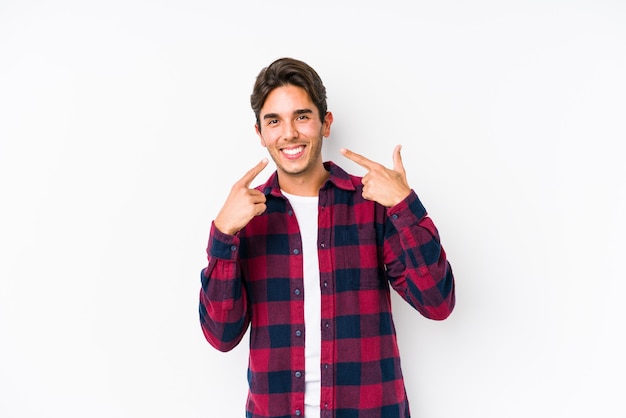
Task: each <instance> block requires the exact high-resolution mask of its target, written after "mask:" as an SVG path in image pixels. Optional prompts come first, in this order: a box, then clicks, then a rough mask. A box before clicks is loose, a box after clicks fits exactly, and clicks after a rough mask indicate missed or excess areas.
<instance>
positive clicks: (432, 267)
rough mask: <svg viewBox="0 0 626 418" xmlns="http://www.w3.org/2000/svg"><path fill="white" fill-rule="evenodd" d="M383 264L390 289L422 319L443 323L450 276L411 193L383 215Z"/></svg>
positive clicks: (450, 298) (450, 300) (449, 304)
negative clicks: (384, 227) (385, 215)
mask: <svg viewBox="0 0 626 418" xmlns="http://www.w3.org/2000/svg"><path fill="white" fill-rule="evenodd" d="M386 229H387V232H386V233H385V235H386V238H385V244H384V263H385V267H386V269H387V276H388V278H389V281H390V283H391V285H392V286H393V288H394V289H395V290H396V291H397V292H398V293H399V294H400V296H402V298H403V299H405V300H406V301H407V302H409V303H410V304H411V305H412V306H413V307H414V308H415V309H417V310H418V311H419V312H420V313H421V314H422V315H424V316H425V317H426V318H430V319H436V320H442V319H446V318H447V317H448V316H449V315H450V313H452V310H453V309H454V304H455V291H454V290H455V289H454V275H453V273H452V267H451V266H450V263H449V262H448V260H447V257H446V252H445V251H444V249H443V247H442V246H441V242H440V237H439V233H438V231H437V228H436V227H435V224H434V223H433V221H432V220H431V219H430V218H429V217H428V216H427V214H426V210H425V209H424V206H423V205H422V203H421V202H420V200H419V198H418V197H417V195H416V194H415V192H411V193H410V194H409V196H408V197H407V198H406V199H405V200H403V201H402V202H400V203H399V204H398V205H396V206H394V207H392V208H390V209H389V210H388V211H387V224H386Z"/></svg>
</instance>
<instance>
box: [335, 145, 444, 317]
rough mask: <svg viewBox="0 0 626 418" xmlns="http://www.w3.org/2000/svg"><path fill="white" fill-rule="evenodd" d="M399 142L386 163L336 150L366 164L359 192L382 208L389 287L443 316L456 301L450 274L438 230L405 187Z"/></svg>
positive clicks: (418, 306)
mask: <svg viewBox="0 0 626 418" xmlns="http://www.w3.org/2000/svg"><path fill="white" fill-rule="evenodd" d="M400 150H401V147H400V146H399V145H398V146H396V147H395V149H394V151H393V169H389V168H387V167H385V166H383V165H381V164H379V163H376V162H374V161H372V160H369V159H368V158H365V157H364V156H362V155H359V154H357V153H355V152H352V151H350V150H347V149H342V150H341V153H342V154H343V155H344V156H345V157H346V158H348V159H350V160H352V161H354V162H355V163H357V164H359V165H360V166H362V167H364V168H365V169H367V170H368V172H367V174H366V175H365V176H363V180H362V183H363V198H365V199H367V200H372V201H375V202H377V203H379V204H380V205H382V206H384V207H385V208H387V220H386V225H385V229H386V233H385V237H386V238H385V244H384V263H385V268H386V270H387V276H388V278H389V281H390V283H391V285H392V286H393V288H394V289H395V290H396V291H397V292H398V293H399V294H400V295H401V296H402V297H403V298H404V299H405V300H406V301H407V302H409V303H410V304H411V305H412V306H413V307H415V309H417V310H418V311H419V312H420V313H421V314H422V315H424V316H425V317H427V318H431V319H445V318H447V317H448V316H449V315H450V313H451V312H452V309H453V308H454V303H455V294H454V277H453V274H452V268H451V267H450V264H449V263H448V260H447V259H446V253H445V251H444V250H443V248H442V246H441V243H440V239H439V234H438V232H437V229H436V228H435V225H434V224H433V222H432V220H431V219H430V218H429V217H428V216H427V214H426V209H424V206H423V205H422V203H421V202H420V200H419V198H418V197H417V195H416V194H415V192H414V191H413V190H412V189H411V188H410V187H409V185H408V182H407V178H406V171H405V169H404V164H403V163H402V156H401V155H400Z"/></svg>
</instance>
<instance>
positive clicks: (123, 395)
mask: <svg viewBox="0 0 626 418" xmlns="http://www.w3.org/2000/svg"><path fill="white" fill-rule="evenodd" d="M282 56H293V57H295V58H299V59H303V60H304V61H306V62H308V63H309V64H311V65H312V66H313V67H314V68H316V69H317V71H318V72H319V74H320V75H321V77H322V78H323V79H324V81H325V84H326V86H327V89H328V103H329V108H330V110H332V111H333V113H334V117H335V122H334V124H333V127H332V132H331V136H330V138H328V139H327V140H326V144H325V149H324V156H325V158H327V159H332V160H334V161H336V162H338V163H339V164H341V165H343V166H344V167H345V168H347V169H349V170H350V171H352V172H354V173H355V174H362V173H363V171H362V169H361V168H360V167H358V166H355V165H354V164H352V163H351V162H349V161H346V160H345V159H344V158H343V157H341V156H340V155H339V152H338V150H339V148H341V147H344V146H345V147H348V148H351V149H353V150H354V151H356V152H359V153H361V154H363V155H365V156H367V157H369V158H371V159H374V160H377V161H379V162H381V163H384V164H386V165H388V166H390V165H391V153H392V150H393V147H394V145H395V144H398V143H400V144H403V158H404V162H405V165H406V168H407V171H408V178H409V183H410V185H411V186H412V187H413V188H414V189H415V190H416V191H417V193H418V194H419V195H420V197H421V199H422V201H423V203H424V204H425V206H426V208H427V209H428V211H429V213H430V215H431V217H432V218H433V220H434V221H435V224H436V225H437V226H438V228H439V232H440V234H441V238H442V242H443V244H444V247H445V249H446V251H447V253H448V256H449V259H450V261H451V263H452V266H453V269H454V272H455V275H456V280H457V301H458V302H457V307H456V310H455V311H454V313H453V314H452V316H451V317H450V318H449V319H448V320H446V321H443V322H434V321H429V320H427V319H425V318H423V317H421V316H419V314H418V313H417V312H415V311H413V310H412V309H411V308H410V307H409V306H408V305H406V304H405V303H403V302H402V301H401V300H400V299H399V298H398V297H396V296H394V299H393V303H394V310H395V321H396V326H397V331H398V338H399V342H400V350H401V355H402V362H403V369H404V373H405V375H406V385H407V391H408V395H409V399H410V402H411V407H412V411H413V414H414V416H415V417H420V418H456V417H477V418H478V417H480V418H503V417H529V416H532V417H555V416H558V417H599V416H602V417H626V406H624V403H623V397H624V394H625V393H626V381H625V375H626V361H625V360H624V353H625V352H626V343H625V342H624V341H625V340H626V339H625V338H624V333H625V332H624V330H625V324H624V322H625V321H624V320H625V319H626V308H625V304H624V303H623V300H622V299H623V294H624V292H625V291H626V286H625V284H624V283H625V280H624V279H625V274H624V271H623V263H622V260H623V259H624V253H625V251H626V245H625V243H624V233H625V232H626V231H625V229H626V228H625V222H624V213H625V212H626V204H625V203H624V202H625V200H624V190H625V188H624V179H625V178H626V170H625V169H624V162H623V156H624V152H623V151H622V146H621V145H620V143H623V142H624V140H625V139H626V128H625V123H624V117H625V115H626V100H625V97H626V77H624V74H626V3H624V2H622V1H617V0H616V1H610V0H593V1H592V0H580V1H565V0H558V1H557V0H544V1H509V2H499V1H487V0H478V1H473V2H463V1H438V2H426V1H418V2H409V1H406V2H399V1H393V0H391V1H385V2H370V1H358V2H357V1H337V2H330V1H321V2H313V3H304V4H302V3H297V2H290V1H267V2H256V1H252V0H250V1H246V2H238V1H232V2H218V3H213V2H208V1H195V0H182V1H180V0H179V1H147V0H144V1H142V0H130V1H128V0H125V1H121V0H114V1H107V2H82V1H63V0H62V1H57V2H44V1H30V2H29V1H11V0H4V1H0V196H1V198H2V203H1V205H0V257H1V258H0V416H1V417H3V418H12V417H63V418H74V417H76V418H84V417H90V418H99V417H102V418H111V417H116V418H118V417H119V418H126V417H130V418H136V417H147V416H150V417H152V418H172V417H176V418H179V417H184V418H196V417H198V418H199V417H218V418H221V417H240V416H243V415H244V404H245V397H246V390H247V383H246V367H247V353H248V351H247V350H248V348H247V344H248V341H247V337H246V338H245V339H244V341H243V342H242V344H241V345H240V346H238V347H237V348H236V349H235V350H233V351H232V352H230V353H226V354H224V353H219V352H217V351H216V350H214V349H213V348H211V347H210V346H209V345H208V343H207V342H206V341H205V340H204V337H203V336H202V332H201V330H200V326H199V322H198V311H197V309H198V307H197V303H198V291H199V289H200V270H201V269H202V267H204V265H205V263H206V255H205V248H206V241H207V238H208V232H209V226H210V222H211V220H212V219H213V218H214V217H215V215H216V214H217V212H218V211H219V209H220V207H221V205H222V203H223V202H224V199H225V198H226V195H227V193H228V191H229V189H230V187H231V185H232V183H233V182H234V181H236V180H237V179H239V178H240V177H241V176H242V175H243V174H244V173H245V172H246V171H247V170H248V169H249V168H250V167H252V166H253V165H254V164H256V163H257V162H258V161H259V160H260V159H261V158H263V157H265V156H266V155H267V154H266V151H265V149H264V148H262V147H261V145H260V143H259V140H258V137H257V136H256V134H255V133H254V128H253V125H254V117H253V113H252V111H251V110H250V107H249V95H250V92H251V89H252V85H253V83H254V78H255V77H256V75H257V73H258V71H259V70H260V69H261V68H262V67H264V66H266V65H268V64H269V63H270V62H271V61H273V60H274V59H276V58H279V57H282ZM271 169H273V164H270V167H269V168H267V169H266V171H264V172H263V173H262V174H261V175H260V176H259V178H258V179H257V181H256V182H255V183H259V182H261V181H263V180H264V179H265V178H266V177H267V176H268V175H269V173H270V171H271Z"/></svg>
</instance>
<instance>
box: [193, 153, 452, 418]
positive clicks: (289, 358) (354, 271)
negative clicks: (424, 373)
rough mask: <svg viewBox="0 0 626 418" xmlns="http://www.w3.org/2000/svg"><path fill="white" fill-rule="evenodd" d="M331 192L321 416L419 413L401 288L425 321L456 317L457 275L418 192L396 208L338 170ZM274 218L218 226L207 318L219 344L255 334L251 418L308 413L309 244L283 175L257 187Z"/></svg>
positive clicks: (323, 259)
mask: <svg viewBox="0 0 626 418" xmlns="http://www.w3.org/2000/svg"><path fill="white" fill-rule="evenodd" d="M325 166H326V169H327V170H329V171H330V177H329V179H328V180H327V181H326V183H325V184H324V185H323V187H322V188H321V189H320V192H319V219H318V225H319V231H318V239H317V244H318V255H319V267H320V292H321V295H322V296H321V318H322V321H321V324H320V329H321V333H322V346H321V360H320V368H321V380H322V381H321V386H322V387H321V399H320V401H321V417H337V418H344V417H345V418H348V417H349V418H369V417H385V418H395V417H409V416H410V412H409V405H408V400H407V397H406V391H405V388H404V381H403V377H402V371H401V368H400V356H399V351H398V345H397V341H396V332H395V328H394V324H393V320H392V315H391V299H390V291H389V289H390V285H391V287H393V288H394V289H395V290H396V291H397V292H398V293H399V294H400V295H401V296H402V298H404V299H405V300H406V301H407V302H408V303H409V304H411V305H412V306H413V307H414V308H415V309H417V310H418V311H419V312H420V313H421V314H422V315H424V316H425V317H427V318H431V319H438V320H441V319H445V318H447V317H448V315H449V314H450V313H451V311H452V309H453V307H454V302H455V296H454V278H453V275H452V269H451V267H450V264H449V263H448V261H447V259H446V254H445V252H444V250H443V248H442V247H441V244H440V241H439V235H438V232H437V229H436V228H435V225H434V224H433V222H432V221H431V219H430V218H429V217H428V216H427V214H426V210H425V209H424V206H423V205H422V203H421V202H420V200H419V199H418V197H417V195H416V194H415V192H413V191H411V194H410V195H409V196H408V197H407V198H406V199H405V200H404V201H402V202H400V203H399V204H398V205H396V206H394V207H392V208H385V207H383V206H381V205H380V204H378V203H375V202H373V201H369V200H365V199H364V198H363V197H362V195H361V192H362V187H363V185H362V183H361V178H359V177H356V176H352V175H349V174H347V173H346V172H345V171H343V170H342V169H341V168H340V167H338V166H337V165H335V164H333V163H332V162H328V163H325ZM257 189H258V190H261V191H262V192H263V193H264V194H265V195H266V197H267V202H266V204H267V210H266V211H265V212H264V213H263V214H262V215H260V216H257V217H255V218H254V219H252V220H251V221H250V223H249V224H248V225H247V226H246V227H245V228H243V229H242V230H241V231H239V232H238V233H237V234H236V235H234V236H233V235H226V234H223V233H222V232H220V231H219V230H218V229H217V228H215V225H214V224H213V225H212V227H211V233H210V238H209V244H208V248H207V254H208V266H207V267H206V268H205V269H203V270H202V275H201V282H202V289H201V291H200V322H201V325H202V330H203V332H204V335H205V337H206V339H207V340H208V342H209V343H210V344H211V345H212V346H214V347H215V348H217V349H218V350H221V351H228V350H231V349H232V348H234V347H235V346H236V345H237V344H238V343H239V342H240V341H241V339H242V338H243V336H244V334H245V333H246V330H247V329H248V326H249V325H251V329H250V358H249V366H248V383H249V393H248V400H247V405H246V411H247V413H246V417H248V418H267V417H275V418H277V417H281V418H286V417H301V416H302V415H303V414H304V381H305V376H304V370H305V367H304V342H305V339H306V330H305V329H304V290H303V289H304V283H303V267H302V243H301V239H300V233H299V229H298V223H297V221H296V218H295V215H294V212H293V209H292V208H291V206H290V204H289V202H288V201H287V200H286V199H285V198H284V196H283V195H282V194H281V192H280V188H279V185H278V177H277V175H276V173H274V174H273V175H272V176H271V177H270V178H269V180H268V181H267V183H265V184H264V185H262V186H259V187H258V188H257Z"/></svg>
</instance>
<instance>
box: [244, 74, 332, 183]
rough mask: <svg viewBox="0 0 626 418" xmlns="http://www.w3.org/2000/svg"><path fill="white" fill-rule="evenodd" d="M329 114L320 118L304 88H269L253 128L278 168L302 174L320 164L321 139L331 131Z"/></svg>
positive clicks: (288, 173) (330, 115)
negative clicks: (257, 122)
mask: <svg viewBox="0 0 626 418" xmlns="http://www.w3.org/2000/svg"><path fill="white" fill-rule="evenodd" d="M331 123H332V114H331V113H330V112H329V113H327V114H326V115H325V117H324V123H322V122H321V121H320V115H319V111H318V110H317V107H315V105H314V104H313V102H312V101H311V98H310V97H309V95H308V94H307V92H306V91H305V90H304V89H303V88H301V87H296V86H292V85H286V86H281V87H277V88H275V89H274V90H272V91H271V92H270V94H269V95H268V96H267V99H265V103H264V104H263V107H262V108H261V112H260V113H259V124H260V126H259V125H256V126H255V128H256V132H257V134H258V135H259V138H260V139H261V144H262V145H263V146H264V147H266V148H267V150H268V152H269V153H270V155H271V157H272V159H273V160H274V163H275V164H276V167H277V169H278V171H279V172H281V173H283V174H286V175H290V176H294V177H301V176H306V175H307V174H312V173H314V172H315V170H319V169H320V168H323V165H322V141H323V137H325V136H328V135H329V134H330V125H331Z"/></svg>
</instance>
